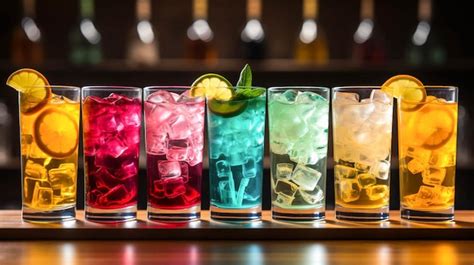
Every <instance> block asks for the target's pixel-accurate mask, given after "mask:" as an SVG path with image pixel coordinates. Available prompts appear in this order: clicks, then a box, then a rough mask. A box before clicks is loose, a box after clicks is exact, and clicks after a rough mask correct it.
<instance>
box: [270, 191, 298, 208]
mask: <svg viewBox="0 0 474 265" xmlns="http://www.w3.org/2000/svg"><path fill="white" fill-rule="evenodd" d="M294 200H295V197H294V196H287V195H285V194H281V193H279V194H278V195H277V198H276V199H275V201H274V203H275V204H276V205H278V206H280V207H283V208H285V207H290V206H291V204H292V203H293V201H294Z"/></svg>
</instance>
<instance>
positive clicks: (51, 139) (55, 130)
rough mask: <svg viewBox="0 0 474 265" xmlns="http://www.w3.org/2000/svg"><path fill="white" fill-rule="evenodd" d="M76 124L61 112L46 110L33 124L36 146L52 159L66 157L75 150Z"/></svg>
mask: <svg viewBox="0 0 474 265" xmlns="http://www.w3.org/2000/svg"><path fill="white" fill-rule="evenodd" d="M78 123H79V121H78V120H75V119H74V118H73V117H72V116H71V115H69V114H68V113H66V112H64V111H62V110H57V109H53V108H50V109H46V110H45V111H43V112H42V113H41V114H40V115H39V116H38V118H36V121H35V124H34V138H35V140H36V144H37V145H38V147H39V148H40V149H41V151H43V152H44V153H45V154H47V155H50V156H52V157H54V158H65V157H68V156H70V155H72V154H73V153H74V152H75V151H76V150H77V145H78V142H79V141H78V135H79V134H78V128H79V125H78Z"/></svg>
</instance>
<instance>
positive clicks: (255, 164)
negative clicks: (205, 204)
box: [207, 88, 266, 221]
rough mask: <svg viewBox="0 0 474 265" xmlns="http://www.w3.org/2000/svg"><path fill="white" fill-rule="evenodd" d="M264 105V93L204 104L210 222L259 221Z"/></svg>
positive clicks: (210, 101)
mask: <svg viewBox="0 0 474 265" xmlns="http://www.w3.org/2000/svg"><path fill="white" fill-rule="evenodd" d="M234 89H237V88H234ZM253 89H262V90H264V89H263V88H253ZM265 105H266V95H265V93H263V94H262V95H260V96H258V97H255V98H251V99H242V100H233V101H217V100H208V102H207V121H208V132H209V133H208V137H209V182H210V199H211V217H212V218H213V219H217V220H227V221H251V220H259V219H260V218H261V208H262V207H261V204H262V171H263V146H264V135H265Z"/></svg>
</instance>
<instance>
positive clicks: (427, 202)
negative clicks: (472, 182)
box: [384, 75, 458, 221]
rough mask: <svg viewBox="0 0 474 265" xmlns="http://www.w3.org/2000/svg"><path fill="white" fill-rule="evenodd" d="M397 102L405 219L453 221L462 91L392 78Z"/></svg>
mask: <svg viewBox="0 0 474 265" xmlns="http://www.w3.org/2000/svg"><path fill="white" fill-rule="evenodd" d="M384 89H386V90H387V91H389V93H392V95H394V96H395V97H398V104H397V108H398V150H399V164H400V210H401V216H402V218H404V219H409V220H419V221H450V220H453V219H454V187H455V181H454V180H455V173H456V138H457V137H456V136H457V118H458V89H457V87H453V86H425V85H423V84H422V83H421V82H420V81H419V80H417V79H416V78H414V77H411V76H406V75H401V76H395V77H392V78H391V79H389V80H388V81H387V82H386V83H385V84H384Z"/></svg>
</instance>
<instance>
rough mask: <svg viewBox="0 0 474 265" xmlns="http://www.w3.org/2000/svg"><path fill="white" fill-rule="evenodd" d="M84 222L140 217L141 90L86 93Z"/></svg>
mask: <svg viewBox="0 0 474 265" xmlns="http://www.w3.org/2000/svg"><path fill="white" fill-rule="evenodd" d="M82 96H83V100H82V108H83V117H82V121H83V128H84V129H83V132H84V172H85V174H84V175H85V184H86V218H87V219H90V220H95V221H103V222H107V221H112V222H113V221H127V220H133V219H135V218H136V211H137V191H138V171H139V167H138V158H139V154H140V128H141V113H142V107H141V89H140V88H132V87H84V88H83V93H82Z"/></svg>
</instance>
